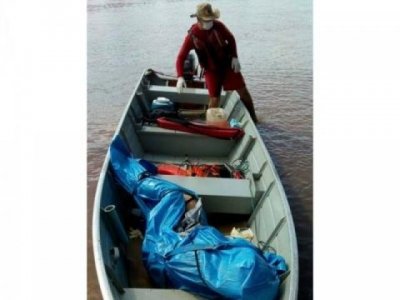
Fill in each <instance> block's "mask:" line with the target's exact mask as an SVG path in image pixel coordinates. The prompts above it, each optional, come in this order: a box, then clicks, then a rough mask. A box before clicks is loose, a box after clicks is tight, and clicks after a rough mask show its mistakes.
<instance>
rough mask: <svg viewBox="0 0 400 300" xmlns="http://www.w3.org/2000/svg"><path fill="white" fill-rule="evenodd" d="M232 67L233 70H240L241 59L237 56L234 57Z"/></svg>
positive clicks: (237, 71) (236, 71)
mask: <svg viewBox="0 0 400 300" xmlns="http://www.w3.org/2000/svg"><path fill="white" fill-rule="evenodd" d="M231 67H232V69H233V72H235V73H239V72H240V63H239V59H238V58H237V57H234V58H232V64H231Z"/></svg>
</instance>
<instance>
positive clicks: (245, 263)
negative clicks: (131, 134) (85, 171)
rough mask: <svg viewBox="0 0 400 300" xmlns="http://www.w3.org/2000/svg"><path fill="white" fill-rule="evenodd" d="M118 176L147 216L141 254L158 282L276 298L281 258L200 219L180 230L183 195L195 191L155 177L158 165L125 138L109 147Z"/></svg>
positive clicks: (212, 293)
mask: <svg viewBox="0 0 400 300" xmlns="http://www.w3.org/2000/svg"><path fill="white" fill-rule="evenodd" d="M110 154H111V164H112V167H113V170H114V173H115V178H116V180H117V181H118V182H119V183H120V184H121V185H122V186H123V188H124V189H125V190H126V191H127V192H128V193H130V194H131V195H132V197H133V200H134V201H135V202H136V203H137V205H138V206H139V208H140V209H141V211H142V212H143V214H144V216H145V219H146V232H145V235H144V240H143V246H142V254H143V261H144V264H145V267H146V268H147V270H148V272H149V275H150V276H151V278H152V279H153V280H154V282H156V283H157V284H158V285H159V287H163V288H176V289H182V290H186V291H189V292H192V293H195V294H198V295H200V296H203V297H206V298H210V299H215V298H226V299H264V300H273V299H275V298H276V297H277V294H278V290H279V284H280V281H279V274H281V273H282V272H284V271H286V270H287V267H286V264H285V262H284V260H283V258H282V257H280V256H278V255H275V254H274V253H263V252H262V251H261V250H260V249H258V248H257V247H255V246H254V245H253V244H251V243H250V242H248V241H247V240H244V239H241V238H228V237H225V236H224V235H222V234H221V233H220V232H219V231H218V230H217V229H215V228H214V227H211V226H208V225H207V221H206V218H205V214H204V212H203V217H202V218H200V224H199V226H197V227H196V228H195V229H194V230H192V231H190V232H189V233H188V234H187V235H184V236H183V235H180V234H179V233H178V232H177V230H176V229H177V227H178V226H179V222H180V221H181V220H182V218H183V215H184V214H185V201H184V196H183V195H184V194H189V195H192V196H193V197H195V198H197V197H198V196H197V194H196V193H195V192H194V191H190V190H187V189H185V188H183V187H180V186H178V185H176V184H174V183H171V182H168V181H166V180H163V179H161V178H158V177H156V167H155V166H154V165H153V164H151V163H150V162H147V161H144V160H141V159H135V158H134V157H133V156H132V154H131V153H130V152H129V150H128V149H127V147H126V145H125V144H124V142H123V141H122V139H121V138H120V137H118V136H117V137H116V138H115V139H114V141H113V143H112V144H111V148H110Z"/></svg>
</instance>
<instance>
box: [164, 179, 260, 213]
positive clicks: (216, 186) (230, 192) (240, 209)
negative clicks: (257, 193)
mask: <svg viewBox="0 0 400 300" xmlns="http://www.w3.org/2000/svg"><path fill="white" fill-rule="evenodd" d="M159 177H161V178H163V179H165V180H168V181H170V182H173V183H176V184H178V185H180V186H182V187H184V188H187V189H190V190H193V191H195V192H196V193H197V194H199V195H200V196H201V197H202V201H203V205H204V208H205V210H206V211H207V212H208V213H230V214H250V213H251V212H252V210H253V205H255V202H254V201H255V200H254V197H253V193H252V188H251V184H252V183H251V181H250V180H249V179H233V178H212V177H189V176H175V175H159Z"/></svg>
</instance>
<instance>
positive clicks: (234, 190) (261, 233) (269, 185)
mask: <svg viewBox="0 0 400 300" xmlns="http://www.w3.org/2000/svg"><path fill="white" fill-rule="evenodd" d="M175 83H176V79H174V78H168V77H167V76H162V75H159V74H156V73H155V72H150V71H148V72H147V73H145V74H144V76H143V79H142V81H141V82H140V83H139V84H138V86H137V87H136V90H135V92H134V94H133V95H132V99H131V102H130V105H128V106H127V108H126V111H125V116H124V117H123V118H122V119H121V122H120V124H119V128H118V130H117V134H119V135H120V136H121V137H122V138H123V139H124V141H125V142H126V143H127V145H128V147H129V148H130V151H131V152H132V153H133V155H134V156H135V157H137V158H143V159H145V160H147V161H150V162H152V163H154V164H156V165H157V164H160V163H169V164H185V163H186V164H188V163H190V164H193V165H200V164H217V165H224V164H228V165H229V166H236V167H238V166H240V167H241V168H242V171H243V174H244V176H243V178H240V179H237V178H214V177H190V176H179V175H161V176H162V177H163V178H164V179H166V180H169V181H172V182H175V183H177V184H179V185H181V186H184V187H185V188H188V189H191V190H194V191H195V192H196V193H197V194H199V195H200V196H201V198H202V203H203V207H204V209H205V211H206V213H207V217H208V222H209V224H210V225H211V226H214V227H216V228H217V229H219V230H220V231H221V232H222V233H224V234H226V235H229V234H230V232H231V230H232V228H233V227H236V228H251V230H252V231H253V233H254V234H255V237H254V239H253V240H252V242H253V243H254V244H255V245H257V246H259V247H263V246H264V244H265V243H266V242H267V241H269V242H268V245H266V244H265V247H268V249H272V250H273V251H276V252H277V253H278V254H280V255H281V256H283V257H284V258H285V260H286V262H287V264H288V265H289V269H292V268H297V266H295V265H293V264H292V262H293V261H294V260H295V258H293V253H294V250H293V249H291V247H288V246H287V245H293V241H292V240H290V239H291V238H292V237H291V236H292V234H291V232H290V230H291V228H289V227H288V224H287V222H285V221H286V219H285V218H286V217H287V215H288V214H289V215H290V211H289V210H288V207H286V206H285V205H282V203H286V202H285V201H286V199H284V200H285V201H282V197H285V196H284V192H283V190H282V187H281V184H280V182H279V179H277V175H276V171H275V169H274V167H273V164H272V162H271V158H270V156H269V154H268V152H267V150H266V149H265V146H264V144H263V143H262V140H261V138H260V136H259V133H258V132H257V129H256V127H255V125H254V123H253V122H252V121H251V118H250V115H249V114H248V112H247V110H246V109H245V107H244V105H243V104H242V102H241V101H240V99H239V97H238V95H237V93H235V92H234V93H232V92H222V95H221V101H220V107H222V108H224V110H225V112H226V114H227V116H228V121H229V120H231V119H236V120H237V121H238V122H240V124H241V126H242V128H243V130H244V131H245V135H244V136H243V137H242V138H240V139H217V138H214V137H210V136H206V135H201V134H197V133H187V132H181V131H177V130H170V129H165V128H161V127H158V126H157V125H156V124H151V123H147V122H145V121H144V120H145V119H146V116H148V114H149V112H150V109H151V103H152V101H153V100H154V99H156V98H157V97H166V98H168V99H170V100H171V101H173V102H174V103H176V104H177V106H178V108H179V109H182V110H185V109H186V110H197V111H201V110H204V109H205V107H206V105H207V104H208V93H207V90H206V89H205V88H204V82H202V81H197V82H192V83H189V85H188V88H187V89H185V90H184V92H182V93H181V94H178V93H176V88H175V87H174V86H175ZM195 118H200V119H201V118H204V115H201V113H200V114H199V115H197V116H195ZM277 181H278V182H277ZM101 192H102V193H101V208H104V207H106V206H108V205H115V207H116V209H117V211H118V214H119V216H120V217H121V221H122V223H123V226H124V227H125V230H126V231H127V232H129V233H130V234H131V233H132V232H135V231H134V230H140V231H141V232H142V233H143V234H144V230H145V228H144V220H143V218H142V217H141V215H140V213H139V212H138V209H137V207H136V206H135V203H134V201H132V199H131V196H130V195H127V194H126V193H125V192H124V191H123V190H122V189H121V188H120V187H119V186H118V185H117V184H116V183H115V182H114V179H113V175H112V170H111V168H110V166H108V167H107V168H106V174H105V177H104V184H103V188H102V191H101ZM288 211H289V212H288ZM290 218H291V217H290ZM290 221H291V219H290ZM136 232H137V231H136ZM100 234H101V239H102V240H103V241H102V251H103V256H104V257H103V259H104V262H105V265H106V266H108V267H107V269H108V270H109V272H108V276H109V277H110V278H114V281H113V280H111V281H112V282H114V284H113V285H114V287H118V286H120V290H121V289H122V290H123V292H121V291H120V293H119V295H120V297H121V299H132V298H133V297H139V298H140V297H142V296H143V295H144V294H143V293H149V292H150V291H152V292H153V293H155V294H154V297H155V298H156V294H157V289H156V285H155V284H154V283H153V282H151V280H150V278H149V277H148V275H147V272H146V270H145V268H144V266H143V263H142V261H141V238H140V234H139V236H137V237H136V238H131V239H129V243H128V245H127V247H126V246H125V247H123V246H121V243H120V241H118V238H115V235H114V237H113V233H112V230H110V228H109V226H108V225H107V224H106V222H101V225H100ZM118 245H119V246H121V247H119V246H118ZM116 247H117V248H123V249H125V250H123V251H122V252H123V254H125V255H121V256H122V257H124V258H123V259H122V260H120V259H116V258H115V255H114V251H111V250H113V249H115V248H116ZM110 249H111V250H110ZM296 251H297V249H296V250H295V252H296ZM124 252H125V253H124ZM296 253H297V252H296ZM123 274H125V275H123ZM290 281H291V276H290V274H288V276H287V278H286V279H285V280H284V281H283V283H282V285H281V290H282V292H281V297H280V299H289V298H288V297H289V294H288V293H289V292H288V289H285V285H287V284H290ZM117 290H118V288H117ZM171 293H172V294H171ZM171 293H170V294H168V293H166V292H165V291H164V292H163V294H162V295H163V296H162V297H163V298H165V299H177V298H179V299H195V298H198V297H194V298H192V296H191V295H190V294H189V293H186V292H181V291H177V290H171ZM169 297H170V298H169Z"/></svg>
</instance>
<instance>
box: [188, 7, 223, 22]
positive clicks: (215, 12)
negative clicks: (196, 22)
mask: <svg viewBox="0 0 400 300" xmlns="http://www.w3.org/2000/svg"><path fill="white" fill-rule="evenodd" d="M219 16H220V13H219V9H217V8H216V9H213V8H212V6H211V4H210V3H201V4H199V5H197V9H196V13H195V14H192V15H190V17H191V18H193V17H197V18H199V19H200V20H203V21H212V20H215V19H218V18H219Z"/></svg>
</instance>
